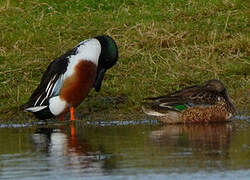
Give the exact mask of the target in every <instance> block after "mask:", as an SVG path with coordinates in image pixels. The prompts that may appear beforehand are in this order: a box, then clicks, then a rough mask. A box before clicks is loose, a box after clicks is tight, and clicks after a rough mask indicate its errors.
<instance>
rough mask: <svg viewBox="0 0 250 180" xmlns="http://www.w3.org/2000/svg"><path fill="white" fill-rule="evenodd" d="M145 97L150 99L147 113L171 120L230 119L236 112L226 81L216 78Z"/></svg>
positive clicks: (146, 104)
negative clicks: (167, 92)
mask: <svg viewBox="0 0 250 180" xmlns="http://www.w3.org/2000/svg"><path fill="white" fill-rule="evenodd" d="M146 100H151V102H146V103H145V106H144V107H143V108H142V109H143V111H144V112H145V113H146V114H148V115H152V116H156V117H157V119H158V120H159V121H162V122H164V123H171V124H173V123H208V122H223V121H229V120H230V118H231V117H232V116H233V115H235V112H236V110H235V107H234V105H233V103H232V101H231V99H230V98H229V96H228V94H227V90H226V88H225V86H224V84H223V83H222V82H221V81H219V80H217V79H212V80H209V81H207V82H206V83H205V84H204V85H202V86H190V87H186V88H184V89H182V90H179V91H176V92H174V93H172V94H168V95H165V96H160V97H154V98H146Z"/></svg>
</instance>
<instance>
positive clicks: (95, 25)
mask: <svg viewBox="0 0 250 180" xmlns="http://www.w3.org/2000/svg"><path fill="white" fill-rule="evenodd" d="M249 6H250V4H249V3H248V1H244V0H234V1H227V0H220V1H219V0H212V1H206V0H201V1H181V0H180V1H173V0H167V1H166V0H159V1H151V0H131V1H130V0H128V1H115V0H114V1H103V2H100V1H92V0H91V1H89V0H88V1H79V0H71V1H48V0H34V1H19V0H16V1H15V0H13V1H10V0H2V1H0V32H1V33H0V120H1V121H4V122H6V121H13V120H20V121H27V120H30V121H32V120H33V117H32V116H28V115H27V114H23V113H22V112H21V111H19V106H20V105H21V104H23V103H24V102H26V101H27V100H28V98H29V96H30V94H31V93H32V91H33V90H34V88H35V87H36V86H37V85H38V84H39V82H40V78H41V75H42V73H43V72H44V71H45V70H46V68H47V66H48V64H49V63H50V62H51V61H52V60H53V59H55V58H56V57H58V56H60V55H61V54H63V53H64V52H66V51H67V50H69V49H71V48H72V47H74V46H75V45H76V44H78V43H79V42H80V41H82V40H84V39H86V38H89V37H93V36H96V35H100V34H108V35H110V36H112V37H113V38H114V39H115V40H116V42H117V44H118V46H119V55H120V59H119V62H118V63H117V65H116V66H114V67H113V68H112V69H111V70H109V71H108V73H107V74H106V77H105V80H104V83H103V87H102V89H101V92H100V93H98V94H97V93H96V92H94V91H92V92H91V93H90V95H89V98H88V99H86V100H85V101H84V103H83V104H82V105H81V106H80V107H79V108H78V109H77V112H78V118H79V119H84V117H86V116H88V115H90V114H91V115H92V117H95V116H101V117H102V116H103V115H104V114H105V115H106V114H111V115H115V116H116V117H115V119H124V118H128V117H130V116H131V115H133V114H134V113H137V114H141V112H140V107H141V102H142V99H143V98H144V97H147V96H154V95H161V94H163V93H167V92H171V91H174V90H177V89H179V88H181V87H183V86H188V85H196V84H200V83H202V82H204V81H206V80H208V79H211V78H218V79H220V80H222V81H223V82H224V83H225V85H226V87H227V88H228V92H229V94H230V95H231V96H232V98H233V99H234V102H235V104H236V107H237V108H238V109H239V111H240V112H239V113H244V111H246V113H247V111H248V110H249V109H250V103H249V102H250V97H249V95H250V91H249V84H250V76H249V75H250V61H249V54H250V49H249V47H250V42H249V32H250V31H249V9H250V7H249Z"/></svg>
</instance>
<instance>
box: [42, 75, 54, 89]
mask: <svg viewBox="0 0 250 180" xmlns="http://www.w3.org/2000/svg"><path fill="white" fill-rule="evenodd" d="M55 78H56V75H54V77H53V78H52V79H51V80H50V81H49V84H48V85H47V87H46V90H45V91H46V92H47V90H48V89H49V88H50V85H51V83H52V82H53V81H54V79H55Z"/></svg>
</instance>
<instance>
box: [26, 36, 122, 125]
mask: <svg viewBox="0 0 250 180" xmlns="http://www.w3.org/2000/svg"><path fill="white" fill-rule="evenodd" d="M117 60H118V48H117V45H116V43H115V41H114V40H113V39H112V38H111V37H109V36H107V35H103V36H96V37H94V38H92V39H87V40H85V41H82V42H80V43H79V44H78V45H77V46H76V47H74V48H73V49H71V50H69V51H68V52H66V53H65V54H63V55H62V56H60V57H58V58H56V59H55V60H54V61H53V62H51V63H50V65H49V66H48V68H47V70H46V71H45V73H44V74H43V76H42V79H41V82H40V84H39V86H38V87H37V88H36V89H35V91H34V92H33V94H32V95H31V97H30V99H29V101H28V102H27V103H26V104H24V105H23V107H24V108H25V111H29V112H32V113H34V115H35V116H36V117H37V118H38V119H41V120H43V119H49V118H52V117H54V116H60V119H61V120H63V119H64V113H65V112H67V111H70V119H71V120H74V119H75V118H74V108H76V107H77V106H78V105H79V104H80V103H81V102H82V101H83V100H84V98H85V97H86V96H87V95H88V93H89V91H90V90H91V89H92V87H94V88H95V90H96V91H97V92H98V91H99V90H100V88H101V84H102V80H103V77H104V74H105V72H106V71H107V69H109V68H111V67H112V66H113V65H114V64H115V63H116V62H117Z"/></svg>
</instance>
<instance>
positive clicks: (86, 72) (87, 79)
mask: <svg viewBox="0 0 250 180" xmlns="http://www.w3.org/2000/svg"><path fill="white" fill-rule="evenodd" d="M96 73H97V67H96V65H95V64H93V63H92V62H91V61H81V62H79V63H78V64H77V65H76V67H75V72H74V74H73V75H72V76H71V77H68V78H66V79H65V81H64V84H63V86H62V89H61V90H60V93H59V95H60V97H61V98H62V99H64V100H66V102H67V103H69V104H70V105H73V106H74V107H76V106H78V105H79V104H80V103H81V102H82V101H83V100H84V98H85V97H86V96H87V95H88V93H89V91H90V90H91V88H92V87H93V84H94V82H95V78H96Z"/></svg>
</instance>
